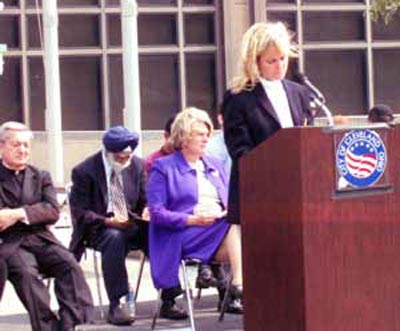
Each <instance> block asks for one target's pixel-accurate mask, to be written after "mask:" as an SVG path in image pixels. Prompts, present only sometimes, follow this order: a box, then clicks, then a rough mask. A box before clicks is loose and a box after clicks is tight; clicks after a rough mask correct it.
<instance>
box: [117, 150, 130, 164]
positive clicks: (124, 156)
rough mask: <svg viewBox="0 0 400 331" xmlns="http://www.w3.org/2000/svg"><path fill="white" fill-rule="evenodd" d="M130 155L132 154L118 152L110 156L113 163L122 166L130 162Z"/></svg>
mask: <svg viewBox="0 0 400 331" xmlns="http://www.w3.org/2000/svg"><path fill="white" fill-rule="evenodd" d="M132 154H133V153H132V152H119V153H112V156H113V159H114V161H115V162H117V163H119V164H121V165H124V164H125V163H127V162H129V161H130V160H131V157H132Z"/></svg>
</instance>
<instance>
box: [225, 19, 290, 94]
mask: <svg viewBox="0 0 400 331" xmlns="http://www.w3.org/2000/svg"><path fill="white" fill-rule="evenodd" d="M292 38H293V33H291V32H290V31H289V30H288V29H287V28H286V26H285V25H284V24H283V23H282V22H269V23H255V24H254V25H252V26H251V27H250V28H249V29H248V30H247V31H246V32H245V34H244V35H243V38H242V48H241V58H240V64H241V68H240V70H241V73H240V74H239V76H238V77H235V78H234V79H233V81H232V83H231V90H232V92H233V93H239V92H241V91H243V90H252V89H253V88H254V87H255V85H256V84H257V83H258V82H259V80H260V71H259V68H258V59H259V57H260V55H261V54H262V53H263V52H265V51H266V50H267V49H268V48H269V47H271V46H274V47H276V48H277V49H278V50H279V51H280V52H282V54H285V55H287V56H289V57H297V48H296V46H295V45H294V44H293V43H292Z"/></svg>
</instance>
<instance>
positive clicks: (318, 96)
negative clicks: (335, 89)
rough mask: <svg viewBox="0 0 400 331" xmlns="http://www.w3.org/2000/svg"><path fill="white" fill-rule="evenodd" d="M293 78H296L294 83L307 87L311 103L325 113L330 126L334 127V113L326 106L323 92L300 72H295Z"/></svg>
mask: <svg viewBox="0 0 400 331" xmlns="http://www.w3.org/2000/svg"><path fill="white" fill-rule="evenodd" d="M293 76H294V81H296V82H297V83H299V84H301V85H304V86H305V87H307V89H308V90H309V92H310V96H311V99H312V100H311V102H312V103H313V104H314V105H315V106H316V107H318V108H319V109H321V110H322V111H323V112H324V114H325V116H326V117H327V119H328V124H329V126H333V125H334V122H333V116H332V112H331V111H330V110H329V108H328V107H327V106H326V105H325V102H326V99H325V97H324V95H323V94H322V92H321V91H320V90H319V89H318V88H317V87H315V86H314V84H313V83H311V82H310V80H309V79H308V78H307V76H306V75H304V74H303V73H301V72H300V71H297V72H295V73H294V75H293Z"/></svg>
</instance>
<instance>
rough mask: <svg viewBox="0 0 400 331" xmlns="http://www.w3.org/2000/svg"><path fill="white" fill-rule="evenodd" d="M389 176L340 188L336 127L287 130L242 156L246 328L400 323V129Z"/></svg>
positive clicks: (348, 330)
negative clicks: (376, 183) (377, 183)
mask: <svg viewBox="0 0 400 331" xmlns="http://www.w3.org/2000/svg"><path fill="white" fill-rule="evenodd" d="M376 131H378V132H381V133H382V134H384V135H385V137H386V151H387V165H386V169H385V174H386V180H387V183H386V184H387V185H384V187H382V188H367V189H363V190H354V191H351V190H350V191H349V192H344V193H343V194H342V193H341V192H338V191H337V187H336V182H337V179H336V176H337V175H336V173H337V169H336V163H335V152H336V151H335V142H334V141H335V132H333V131H328V130H325V129H322V128H291V129H284V130H280V131H278V132H277V133H276V134H275V135H273V136H272V137H270V138H269V139H268V140H266V141H265V142H264V143H262V144H261V145H259V146H257V147H256V148H255V149H254V150H253V151H252V152H251V153H249V154H248V155H245V156H243V157H242V158H241V160H240V165H239V167H240V174H241V177H240V197H241V205H240V212H241V222H242V237H243V270H244V304H245V316H244V326H245V330H246V331H250V330H251V331H256V330H257V331H260V330H266V331H377V330H380V331H398V330H400V194H399V189H400V130H398V129H397V128H396V129H377V130H376Z"/></svg>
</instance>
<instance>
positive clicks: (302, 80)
mask: <svg viewBox="0 0 400 331" xmlns="http://www.w3.org/2000/svg"><path fill="white" fill-rule="evenodd" d="M294 79H295V81H296V82H298V83H299V84H301V85H304V86H305V87H307V88H308V90H309V91H310V92H311V93H312V95H313V97H314V98H313V99H315V98H318V99H319V100H320V101H321V102H322V103H325V102H326V99H325V97H324V95H323V94H322V92H321V91H320V90H319V89H318V88H317V87H316V86H315V85H314V84H313V83H311V81H310V80H309V79H308V78H307V76H306V75H304V74H303V73H301V72H299V71H298V72H296V73H295V74H294Z"/></svg>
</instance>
